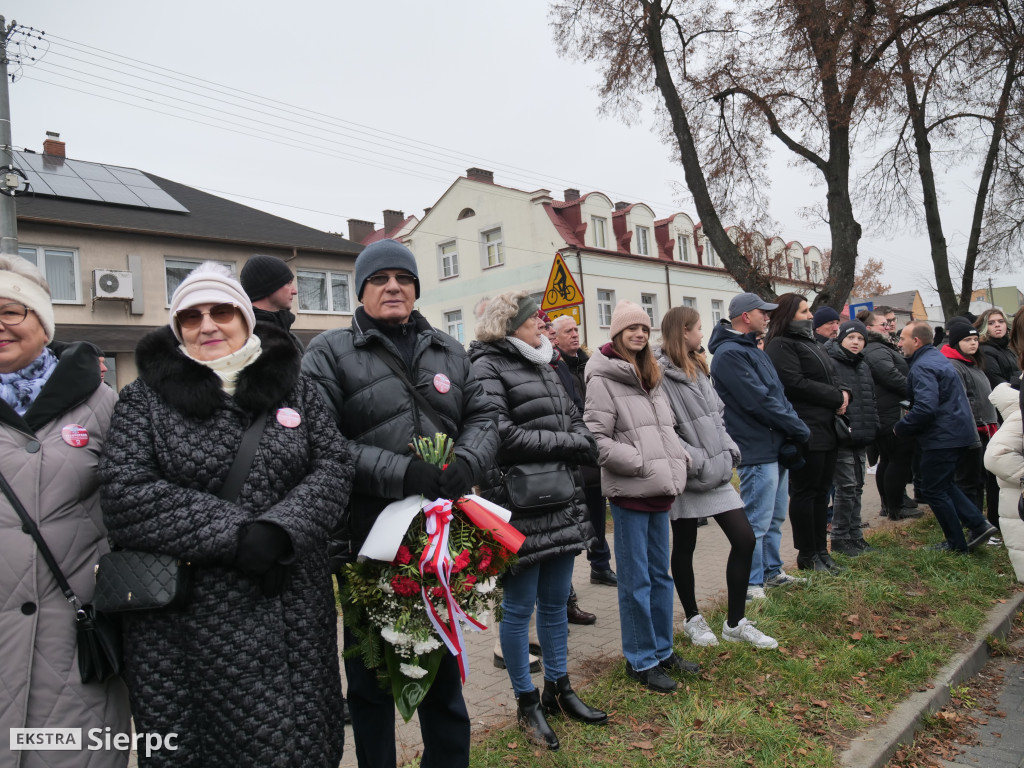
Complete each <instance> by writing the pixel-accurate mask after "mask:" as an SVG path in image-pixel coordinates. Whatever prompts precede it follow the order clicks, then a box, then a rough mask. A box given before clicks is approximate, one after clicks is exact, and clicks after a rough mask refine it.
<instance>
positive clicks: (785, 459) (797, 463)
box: [779, 440, 806, 469]
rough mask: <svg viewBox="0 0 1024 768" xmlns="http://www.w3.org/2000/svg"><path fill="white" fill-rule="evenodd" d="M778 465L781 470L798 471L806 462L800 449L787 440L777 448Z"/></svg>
mask: <svg viewBox="0 0 1024 768" xmlns="http://www.w3.org/2000/svg"><path fill="white" fill-rule="evenodd" d="M779 464H781V465H782V468H783V469H800V468H801V467H802V466H803V465H804V464H806V462H805V461H804V456H803V452H802V451H801V450H800V447H799V446H798V445H797V444H796V443H792V442H790V441H789V440H787V441H786V442H784V443H783V444H782V447H780V448H779Z"/></svg>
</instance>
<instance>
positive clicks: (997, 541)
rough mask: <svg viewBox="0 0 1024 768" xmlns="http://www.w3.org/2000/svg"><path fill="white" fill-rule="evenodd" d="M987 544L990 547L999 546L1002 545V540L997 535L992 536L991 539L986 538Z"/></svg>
mask: <svg viewBox="0 0 1024 768" xmlns="http://www.w3.org/2000/svg"><path fill="white" fill-rule="evenodd" d="M988 545H989V546H990V547H1001V546H1003V540H1002V539H1001V538H999V537H998V536H993V537H992V538H991V539H989V540H988Z"/></svg>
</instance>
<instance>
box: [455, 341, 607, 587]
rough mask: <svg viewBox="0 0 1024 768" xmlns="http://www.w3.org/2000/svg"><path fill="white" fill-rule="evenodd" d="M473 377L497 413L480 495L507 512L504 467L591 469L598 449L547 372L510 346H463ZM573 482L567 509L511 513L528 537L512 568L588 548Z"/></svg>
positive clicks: (587, 528) (589, 531)
mask: <svg viewBox="0 0 1024 768" xmlns="http://www.w3.org/2000/svg"><path fill="white" fill-rule="evenodd" d="M469 356H470V358H471V359H472V360H473V372H474V373H475V375H476V377H477V379H478V380H479V381H480V383H481V385H482V386H483V388H484V391H485V392H486V393H487V397H488V399H489V400H491V401H492V402H493V403H494V404H495V406H496V408H497V412H498V435H499V438H500V443H499V445H498V453H497V456H496V459H495V462H496V466H494V467H492V468H491V471H489V472H488V473H487V477H486V479H485V480H484V482H483V484H482V485H481V489H480V493H481V495H482V496H484V498H486V499H489V500H490V501H493V502H494V503H495V504H499V505H501V506H507V502H508V498H507V495H506V493H505V488H504V486H503V485H502V482H501V474H502V472H503V471H505V470H507V469H508V468H509V467H512V466H515V465H516V464H524V463H528V462H535V461H565V462H568V463H569V464H580V463H593V462H594V460H595V459H596V457H597V443H596V442H595V440H594V436H593V435H592V434H590V430H588V429H587V428H586V426H585V425H584V424H583V416H582V415H581V414H580V412H579V410H578V409H577V408H576V406H575V405H573V403H572V401H571V400H570V399H569V396H568V395H567V394H566V392H565V388H564V387H563V386H562V384H561V382H559V381H558V378H557V376H556V374H555V373H554V371H552V370H551V366H549V365H536V364H534V363H531V362H530V361H528V360H527V359H526V358H524V357H523V356H522V354H521V353H520V352H519V350H517V349H516V348H515V347H514V346H513V345H512V344H511V343H510V342H508V341H506V340H504V339H502V340H500V341H495V342H487V343H484V342H479V341H474V342H473V343H472V344H471V345H470V347H469ZM574 474H575V475H576V497H575V498H574V499H573V501H572V503H571V504H569V505H567V506H566V507H563V508H560V509H556V510H554V511H551V512H545V513H541V514H537V515H530V516H521V515H518V514H517V513H516V512H514V511H513V513H512V521H511V522H512V525H513V526H515V528H516V529H517V530H519V532H520V533H523V534H525V535H526V541H524V542H523V546H522V547H521V548H520V549H519V563H518V566H517V568H526V567H529V566H531V565H535V564H537V563H539V562H541V561H543V560H545V559H546V558H549V557H554V556H556V555H561V554H567V553H573V554H575V553H577V552H580V551H581V550H583V549H586V548H587V547H588V546H589V545H590V544H591V543H592V541H594V540H595V539H594V533H593V528H592V527H591V525H590V519H589V515H588V514H587V507H586V501H585V499H584V497H583V482H582V477H581V475H580V473H579V472H578V471H577V472H575V473H574Z"/></svg>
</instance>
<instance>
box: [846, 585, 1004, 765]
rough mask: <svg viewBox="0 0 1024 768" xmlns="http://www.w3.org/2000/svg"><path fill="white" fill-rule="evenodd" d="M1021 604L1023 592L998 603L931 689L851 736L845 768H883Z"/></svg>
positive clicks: (982, 656) (971, 670) (978, 663)
mask: <svg viewBox="0 0 1024 768" xmlns="http://www.w3.org/2000/svg"><path fill="white" fill-rule="evenodd" d="M1022 604H1024V592H1020V593H1017V594H1015V595H1013V596H1012V597H1010V598H1009V599H1008V600H1007V601H1006V603H1004V604H1002V605H999V606H997V607H996V608H995V609H994V610H993V611H992V612H991V613H990V614H989V619H988V621H986V622H985V624H984V625H983V626H982V627H981V629H979V630H978V631H977V632H976V633H975V635H974V640H972V641H971V646H970V647H969V648H968V650H966V651H964V652H962V653H958V654H957V655H956V656H954V657H953V659H952V660H951V661H950V662H949V663H948V664H946V666H944V667H942V669H940V670H939V671H938V673H936V675H935V677H934V678H932V680H931V686H932V687H931V688H929V689H927V690H924V691H919V692H917V693H914V694H913V695H912V696H911V697H910V698H909V699H907V700H906V701H905V702H903V703H902V704H900V705H899V706H898V707H896V709H894V710H893V711H892V713H891V714H890V715H889V717H888V719H887V720H886V721H885V722H884V723H882V724H881V725H879V726H877V727H875V728H872V729H871V730H870V731H868V732H867V733H865V734H862V735H861V736H858V737H856V738H854V739H853V740H852V742H851V744H850V746H849V747H848V748H847V749H846V751H844V752H843V753H842V754H840V755H839V764H840V765H843V766H847V768H882V767H883V766H884V765H885V764H886V763H888V762H889V760H890V759H891V758H892V756H893V755H894V754H896V749H897V748H898V747H899V746H900V745H901V744H909V743H910V742H912V741H913V740H914V735H915V734H916V733H917V731H919V730H921V728H922V725H921V720H922V718H924V717H925V716H926V715H930V714H931V713H933V712H937V711H938V710H939V709H941V708H942V707H943V706H945V704H946V703H947V702H948V701H949V699H950V696H949V689H950V687H951V686H953V685H957V684H958V683H960V682H961V681H963V680H966V679H967V678H969V677H973V676H974V675H976V674H977V673H978V671H979V670H980V669H981V668H982V667H983V666H985V663H986V662H987V661H988V659H989V648H988V638H989V637H996V638H1000V639H1001V638H1004V637H1006V636H1007V635H1008V634H1009V632H1010V627H1011V625H1012V623H1013V617H1014V616H1015V615H1016V614H1017V611H1018V610H1020V608H1021V605H1022Z"/></svg>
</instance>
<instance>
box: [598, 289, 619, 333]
mask: <svg viewBox="0 0 1024 768" xmlns="http://www.w3.org/2000/svg"><path fill="white" fill-rule="evenodd" d="M614 307H615V291H598V292H597V324H598V325H600V326H601V327H602V328H608V327H610V326H611V324H612V309H613V308H614Z"/></svg>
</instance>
